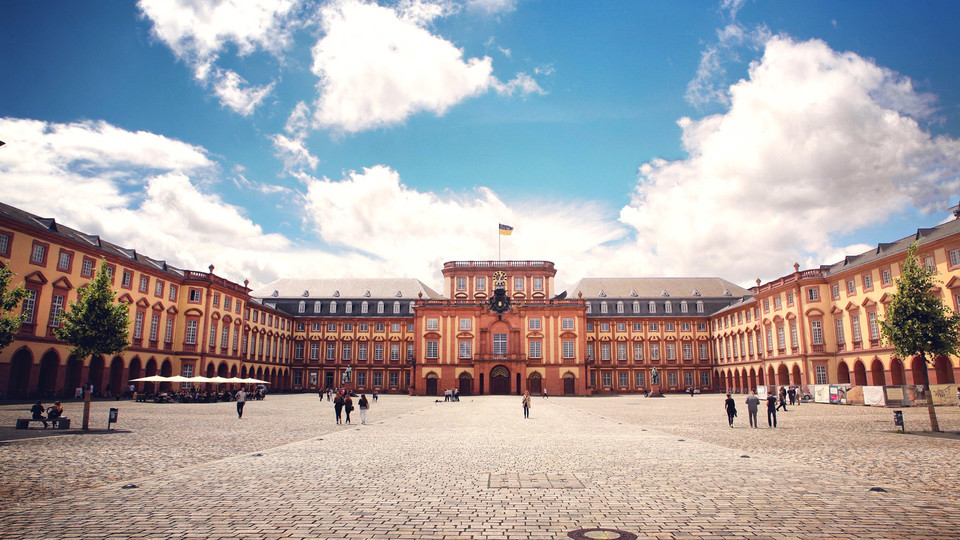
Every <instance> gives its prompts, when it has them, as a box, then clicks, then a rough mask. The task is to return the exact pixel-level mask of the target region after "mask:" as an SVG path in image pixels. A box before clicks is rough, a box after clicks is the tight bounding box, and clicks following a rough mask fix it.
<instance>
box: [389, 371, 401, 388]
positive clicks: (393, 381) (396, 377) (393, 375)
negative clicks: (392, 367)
mask: <svg viewBox="0 0 960 540" xmlns="http://www.w3.org/2000/svg"><path fill="white" fill-rule="evenodd" d="M399 383H400V374H399V373H397V372H396V371H391V372H390V386H397V385H398V384H399Z"/></svg>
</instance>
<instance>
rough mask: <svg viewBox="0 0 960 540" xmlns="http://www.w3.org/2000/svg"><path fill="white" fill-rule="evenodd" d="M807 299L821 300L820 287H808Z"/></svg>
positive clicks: (812, 300)
mask: <svg viewBox="0 0 960 540" xmlns="http://www.w3.org/2000/svg"><path fill="white" fill-rule="evenodd" d="M807 300H809V301H811V302H817V301H818V300H820V289H817V288H816V287H810V288H809V289H807Z"/></svg>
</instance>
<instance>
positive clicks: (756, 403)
mask: <svg viewBox="0 0 960 540" xmlns="http://www.w3.org/2000/svg"><path fill="white" fill-rule="evenodd" d="M759 408H760V398H758V397H757V393H756V392H753V391H751V392H750V395H749V396H747V414H748V415H749V416H750V427H752V428H755V427H757V409H759Z"/></svg>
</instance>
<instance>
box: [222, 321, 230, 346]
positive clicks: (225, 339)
mask: <svg viewBox="0 0 960 540" xmlns="http://www.w3.org/2000/svg"><path fill="white" fill-rule="evenodd" d="M229 344H230V325H228V324H226V323H224V324H223V330H222V331H221V332H220V348H221V349H226V348H227V345H229Z"/></svg>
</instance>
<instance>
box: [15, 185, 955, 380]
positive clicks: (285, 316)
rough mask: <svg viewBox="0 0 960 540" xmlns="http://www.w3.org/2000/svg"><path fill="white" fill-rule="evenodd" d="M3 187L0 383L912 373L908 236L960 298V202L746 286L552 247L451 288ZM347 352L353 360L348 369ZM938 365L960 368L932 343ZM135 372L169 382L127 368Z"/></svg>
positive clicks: (453, 268)
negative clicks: (29, 198)
mask: <svg viewBox="0 0 960 540" xmlns="http://www.w3.org/2000/svg"><path fill="white" fill-rule="evenodd" d="M122 240H123V239H122V238H114V239H111V240H110V241H108V240H105V239H102V238H100V237H98V236H95V235H90V234H86V233H83V232H81V231H78V230H75V229H72V228H70V227H67V226H64V225H62V224H60V223H57V222H56V221H55V219H53V218H45V217H40V216H36V215H33V214H30V213H28V212H24V211H22V210H20V209H17V208H14V207H11V206H9V205H5V204H2V203H0V264H2V265H3V266H5V267H7V268H9V269H10V270H12V271H13V272H14V273H15V275H16V277H15V279H14V284H17V283H20V282H23V283H24V285H25V286H26V288H27V290H28V291H29V297H28V298H27V300H26V301H24V302H23V305H22V310H23V312H24V313H25V314H26V321H25V322H24V323H23V325H22V326H21V327H20V331H19V333H18V334H17V335H16V338H15V341H14V342H13V343H12V344H11V345H10V346H8V347H6V348H4V349H3V350H0V392H3V394H4V395H7V396H15V397H34V396H49V397H53V396H72V395H73V393H74V389H75V388H77V387H79V386H81V385H83V384H86V383H91V384H93V385H94V388H95V392H97V393H101V394H105V393H107V392H111V393H113V394H117V393H123V392H126V391H127V390H128V388H129V386H130V381H131V380H132V379H137V378H140V377H144V376H150V375H164V376H171V375H185V376H192V375H206V376H211V377H212V376H222V377H233V376H236V377H255V378H259V379H264V380H267V381H269V382H270V383H271V384H272V387H273V388H274V389H275V390H281V391H282V390H290V391H316V390H318V389H323V388H328V387H329V388H333V387H339V386H350V387H353V388H355V389H357V390H362V391H373V390H377V391H380V392H398V393H400V392H402V393H412V394H428V395H439V394H441V393H442V392H443V391H444V390H446V389H457V390H459V392H460V393H461V394H516V393H521V392H523V391H525V390H528V391H530V392H532V393H538V394H539V393H542V392H547V393H550V394H568V395H588V394H592V393H600V392H602V393H625V392H642V391H645V390H648V389H650V388H651V386H652V384H653V382H654V381H653V380H652V377H651V376H652V373H653V370H654V369H656V370H657V373H658V379H659V385H658V386H659V387H661V388H662V390H663V391H666V392H670V391H673V392H681V391H684V390H686V389H690V388H697V389H700V390H702V391H717V390H731V391H746V390H747V389H752V388H755V387H758V386H763V385H781V386H785V385H795V386H806V385H813V384H836V385H852V386H868V385H872V386H884V385H888V386H889V385H910V384H915V383H916V382H917V381H919V380H921V370H922V369H924V367H923V366H922V364H921V363H920V361H919V360H917V359H899V358H896V357H895V355H894V354H893V351H892V350H891V348H890V347H888V346H886V345H885V344H884V343H883V342H882V341H881V340H880V336H879V329H878V326H877V324H878V323H877V321H878V318H879V317H881V316H882V314H883V309H884V306H885V305H886V304H887V303H888V302H889V301H890V296H891V295H892V294H893V293H894V291H895V280H896V278H897V276H898V275H899V267H900V264H901V262H902V260H903V259H904V257H905V254H906V250H907V248H908V247H909V245H910V244H911V243H913V242H914V241H917V242H919V244H920V254H921V258H922V260H923V261H924V264H926V265H927V266H929V267H931V268H933V269H935V270H936V271H937V273H938V278H939V279H940V281H942V286H941V287H940V288H939V290H938V291H937V293H938V294H940V295H942V296H943V297H944V298H945V299H947V300H948V304H949V305H951V306H952V307H953V308H954V309H957V306H958V304H957V302H958V301H960V221H950V222H948V223H944V224H943V225H940V226H938V227H934V228H930V229H921V230H919V231H917V232H916V234H913V235H910V236H907V237H905V238H902V239H899V240H896V241H894V242H891V243H885V244H880V245H879V246H877V248H876V249H875V250H871V251H868V252H865V253H861V254H859V255H854V256H850V257H847V258H846V259H844V260H843V261H840V262H837V263H836V264H832V265H824V266H821V267H819V268H814V269H808V270H800V268H799V266H798V265H794V268H793V271H792V272H789V273H786V274H785V275H784V276H783V277H781V278H779V279H776V280H773V281H770V282H767V283H761V282H759V281H758V283H757V285H756V286H755V287H751V288H750V289H745V288H743V287H740V286H737V285H736V284H734V283H731V282H729V281H727V280H724V279H722V278H719V277H628V278H622V277H614V278H600V277H584V278H582V279H580V280H579V281H577V282H575V283H574V284H573V285H572V286H570V287H569V288H568V289H567V290H565V291H557V290H556V289H555V284H554V279H555V277H556V274H557V268H556V267H555V265H554V263H552V262H550V261H542V260H516V261H484V260H478V261H449V262H447V263H444V265H443V268H442V269H441V271H442V274H443V280H444V281H443V285H442V287H441V292H437V291H435V290H434V289H432V288H430V287H429V286H427V285H426V284H424V283H423V282H422V281H420V280H418V279H414V278H390V277H377V278H324V277H323V276H317V277H316V278H311V279H292V278H284V279H279V280H277V281H274V282H273V283H269V284H266V285H264V286H262V287H260V288H258V289H256V290H251V289H250V288H249V287H248V283H247V282H246V281H243V282H238V281H236V279H240V278H242V276H241V277H237V278H234V279H227V278H225V277H222V276H218V275H216V274H215V273H214V267H213V266H212V265H211V266H210V267H209V268H208V269H207V270H206V271H203V270H185V269H180V268H176V267H174V266H172V265H169V264H167V263H166V262H164V261H163V260H162V257H156V256H157V255H162V254H151V256H147V255H144V254H141V253H138V252H137V251H136V250H135V249H134V248H128V247H122V246H121V244H119V243H114V242H122ZM101 260H102V261H104V262H105V264H106V267H107V268H108V271H109V272H111V275H112V279H113V288H114V291H115V292H116V294H117V300H118V301H120V302H124V303H127V304H128V305H129V306H130V340H131V341H130V346H129V347H128V348H127V350H126V351H125V352H124V353H123V354H120V355H116V356H114V357H111V358H103V357H94V358H76V357H73V356H71V355H70V353H69V350H68V347H67V346H66V344H64V343H62V342H60V341H59V340H58V339H57V338H56V336H55V335H54V332H55V330H56V329H57V327H58V326H59V319H60V316H61V314H62V313H63V310H64V309H67V306H68V304H69V302H70V301H72V300H74V299H76V294H77V288H78V287H81V286H83V285H84V284H86V283H88V282H89V281H90V280H91V279H92V277H93V275H94V273H95V272H96V271H97V268H99V265H100V264H101ZM347 368H350V372H351V377H350V378H349V380H345V379H344V374H345V372H346V371H347ZM929 375H930V379H931V381H932V382H933V383H935V384H936V383H940V384H947V383H954V381H956V379H957V378H958V377H960V364H958V359H956V358H938V359H935V361H934V363H933V365H932V366H931V367H930V368H929ZM133 386H134V388H135V389H136V390H138V391H148V392H152V391H156V390H165V389H170V383H162V384H161V385H159V386H158V385H155V384H152V383H134V385H133Z"/></svg>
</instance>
